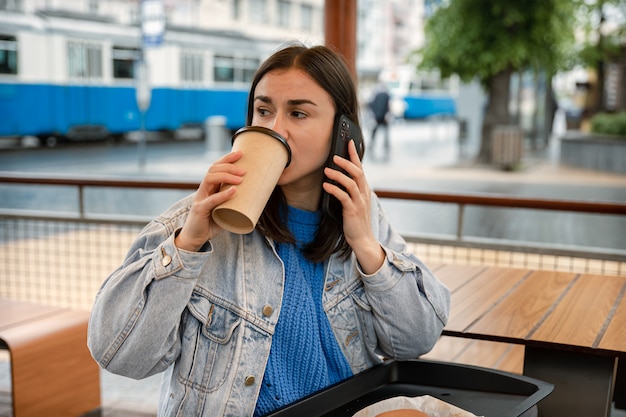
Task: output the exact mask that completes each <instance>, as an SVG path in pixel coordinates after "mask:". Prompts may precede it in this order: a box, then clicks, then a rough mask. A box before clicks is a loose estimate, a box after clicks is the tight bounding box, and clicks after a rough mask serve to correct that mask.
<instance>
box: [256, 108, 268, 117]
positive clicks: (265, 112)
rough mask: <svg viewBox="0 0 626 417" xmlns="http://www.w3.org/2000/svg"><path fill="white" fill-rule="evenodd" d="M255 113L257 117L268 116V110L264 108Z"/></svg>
mask: <svg viewBox="0 0 626 417" xmlns="http://www.w3.org/2000/svg"><path fill="white" fill-rule="evenodd" d="M256 112H257V114H258V115H259V116H267V115H268V114H269V110H267V109H264V108H258V109H256Z"/></svg>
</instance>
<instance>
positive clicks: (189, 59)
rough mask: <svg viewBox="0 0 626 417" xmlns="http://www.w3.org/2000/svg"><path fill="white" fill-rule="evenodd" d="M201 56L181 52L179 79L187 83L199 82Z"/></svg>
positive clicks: (200, 77) (201, 65)
mask: <svg viewBox="0 0 626 417" xmlns="http://www.w3.org/2000/svg"><path fill="white" fill-rule="evenodd" d="M202 61H203V57H202V54H199V53H193V52H183V54H182V56H181V61H180V62H181V68H180V73H181V78H182V80H183V81H188V82H201V81H202V79H203V77H202V69H203V62H202Z"/></svg>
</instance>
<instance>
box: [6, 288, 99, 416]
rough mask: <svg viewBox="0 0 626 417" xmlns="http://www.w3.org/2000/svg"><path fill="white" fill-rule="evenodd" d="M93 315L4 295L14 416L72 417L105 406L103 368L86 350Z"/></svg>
mask: <svg viewBox="0 0 626 417" xmlns="http://www.w3.org/2000/svg"><path fill="white" fill-rule="evenodd" d="M88 320H89V313H88V312H84V311H75V310H69V309H64V308H57V307H50V306H41V305H37V304H31V303H25V302H19V301H12V300H7V299H3V298H0V348H2V349H8V351H9V357H10V361H11V363H10V365H11V391H12V403H13V416H14V417H30V416H32V417H35V416H37V417H40V416H46V417H57V416H58V417H73V416H81V415H84V414H86V413H90V412H93V411H94V410H97V409H99V407H100V371H99V367H98V365H97V363H96V362H95V361H94V360H93V359H92V357H91V355H90V353H89V350H88V349H87V323H88Z"/></svg>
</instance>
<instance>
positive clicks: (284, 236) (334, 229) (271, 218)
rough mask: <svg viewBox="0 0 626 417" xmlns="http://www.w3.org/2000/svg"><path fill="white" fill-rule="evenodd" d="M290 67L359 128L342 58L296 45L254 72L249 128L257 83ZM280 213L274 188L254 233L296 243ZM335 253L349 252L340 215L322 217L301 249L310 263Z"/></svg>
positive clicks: (283, 206) (281, 200) (281, 203)
mask: <svg viewBox="0 0 626 417" xmlns="http://www.w3.org/2000/svg"><path fill="white" fill-rule="evenodd" d="M290 68H296V69H299V70H302V71H304V72H305V73H307V74H308V75H309V76H310V77H311V78H313V79H314V80H315V81H316V82H317V83H318V84H319V85H320V86H321V87H322V88H323V89H324V90H325V91H326V92H327V93H328V94H330V96H331V98H332V100H333V102H334V104H335V111H336V114H345V115H346V116H348V117H349V118H350V119H352V120H353V121H354V122H355V123H356V124H357V125H359V105H358V99H357V93H356V87H355V83H354V80H353V79H352V75H351V73H350V70H349V69H348V66H347V65H346V63H345V61H344V60H343V57H342V56H341V55H340V54H339V53H337V52H335V51H333V50H332V49H330V48H328V47H326V46H321V45H318V46H313V47H307V46H304V45H302V44H299V43H297V44H292V45H289V46H287V47H285V48H283V49H281V50H279V51H277V52H275V53H274V54H273V55H272V56H270V57H269V58H268V59H267V60H265V61H264V62H263V63H262V64H261V66H260V67H259V68H258V69H257V71H256V73H255V75H254V78H253V80H252V85H251V86H250V94H249V96H248V116H247V124H248V125H250V124H251V123H252V116H253V113H254V92H255V90H256V87H257V85H258V83H259V81H261V79H262V78H263V76H264V75H265V74H267V73H268V72H270V71H273V70H277V69H290ZM322 192H323V191H322ZM320 201H321V199H320ZM281 213H285V214H286V213H287V201H286V199H285V196H284V195H283V192H282V190H281V189H280V187H276V188H275V189H274V191H273V193H272V196H271V197H270V200H269V202H268V203H267V206H266V207H265V210H263V213H262V214H261V217H260V219H259V222H258V224H257V230H259V231H260V232H261V233H263V234H264V235H265V236H268V237H270V238H272V239H274V240H275V241H277V242H291V243H295V239H294V237H293V235H292V234H291V232H290V231H289V229H288V228H287V226H286V225H285V224H284V223H283V221H282V220H281ZM333 217H334V218H333ZM334 252H339V253H340V254H341V256H344V257H347V256H348V255H350V253H351V249H350V246H349V245H348V243H347V242H346V240H345V236H344V234H343V220H342V214H341V213H334V215H333V216H329V215H327V214H322V219H321V221H320V226H319V228H318V230H317V233H316V235H315V238H314V239H313V241H312V242H311V243H310V244H309V245H308V246H307V247H305V248H304V254H305V256H306V257H307V258H308V259H309V260H311V261H313V262H322V261H324V260H326V259H328V258H329V257H330V255H331V254H333V253H334Z"/></svg>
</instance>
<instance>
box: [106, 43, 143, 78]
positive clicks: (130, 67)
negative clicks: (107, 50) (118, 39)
mask: <svg viewBox="0 0 626 417" xmlns="http://www.w3.org/2000/svg"><path fill="white" fill-rule="evenodd" d="M112 55H113V78H134V76H135V60H136V59H137V58H138V57H139V49H136V48H123V47H119V46H114V47H113V53H112Z"/></svg>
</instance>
